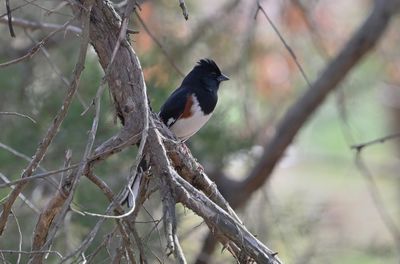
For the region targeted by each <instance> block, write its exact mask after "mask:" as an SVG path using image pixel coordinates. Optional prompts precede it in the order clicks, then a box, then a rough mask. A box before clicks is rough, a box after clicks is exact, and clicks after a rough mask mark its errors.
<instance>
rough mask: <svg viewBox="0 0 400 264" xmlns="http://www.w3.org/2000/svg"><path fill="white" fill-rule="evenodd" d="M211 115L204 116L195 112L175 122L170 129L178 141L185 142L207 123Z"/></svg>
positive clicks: (199, 112)
mask: <svg viewBox="0 0 400 264" xmlns="http://www.w3.org/2000/svg"><path fill="white" fill-rule="evenodd" d="M211 115H212V114H209V115H204V114H203V112H201V111H198V112H195V114H194V115H192V116H191V117H189V118H181V119H179V120H178V121H176V122H175V124H173V125H172V126H171V127H170V129H171V131H172V132H174V134H175V135H176V136H177V137H178V138H179V139H180V140H182V141H186V140H187V139H188V138H190V137H191V136H192V135H193V134H194V133H196V132H197V131H199V129H200V128H201V127H202V126H204V124H205V123H207V121H208V120H209V119H210V117H211Z"/></svg>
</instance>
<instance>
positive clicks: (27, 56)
mask: <svg viewBox="0 0 400 264" xmlns="http://www.w3.org/2000/svg"><path fill="white" fill-rule="evenodd" d="M74 19H75V18H72V19H71V20H69V21H67V22H66V23H65V24H64V25H62V27H60V28H58V29H56V30H54V31H52V32H51V33H50V34H48V35H47V36H46V37H44V38H43V39H42V40H41V41H39V42H38V43H37V44H36V45H34V46H33V47H32V48H31V49H30V50H29V51H28V53H26V54H25V55H23V56H22V57H19V58H16V59H13V60H10V61H7V62H3V63H0V68H3V67H7V66H10V65H13V64H16V63H19V62H21V61H23V60H26V59H30V58H32V57H33V56H34V55H35V54H36V53H37V52H38V50H39V49H40V47H41V46H42V45H44V44H45V43H46V42H47V41H48V40H49V39H50V38H51V37H53V36H54V35H55V34H57V33H58V32H60V31H62V30H63V29H64V28H66V27H67V26H68V25H69V24H70V23H71V22H72V21H73V20H74ZM0 233H1V232H0Z"/></svg>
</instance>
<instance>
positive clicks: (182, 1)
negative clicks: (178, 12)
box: [179, 0, 189, 20]
mask: <svg viewBox="0 0 400 264" xmlns="http://www.w3.org/2000/svg"><path fill="white" fill-rule="evenodd" d="M179 7H180V8H181V9H182V14H183V17H184V18H185V19H186V20H188V19H189V13H188V11H187V7H186V4H185V0H179Z"/></svg>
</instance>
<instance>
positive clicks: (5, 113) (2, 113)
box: [0, 112, 36, 124]
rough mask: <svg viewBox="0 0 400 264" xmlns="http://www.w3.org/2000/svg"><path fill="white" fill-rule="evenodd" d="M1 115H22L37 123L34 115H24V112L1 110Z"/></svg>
mask: <svg viewBox="0 0 400 264" xmlns="http://www.w3.org/2000/svg"><path fill="white" fill-rule="evenodd" d="M0 115H13V116H20V117H24V118H27V119H29V120H30V121H32V123H34V124H36V121H35V119H33V118H32V117H30V116H28V115H24V114H20V113H17V112H0Z"/></svg>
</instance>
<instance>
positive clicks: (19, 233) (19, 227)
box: [11, 210, 23, 264]
mask: <svg viewBox="0 0 400 264" xmlns="http://www.w3.org/2000/svg"><path fill="white" fill-rule="evenodd" d="M11 214H12V216H14V219H15V223H16V224H17V229H18V235H19V243H18V250H19V251H21V250H22V242H23V241H22V231H21V226H20V225H19V221H18V218H17V216H16V215H15V213H14V212H13V211H12V210H11ZM20 261H21V253H19V254H18V258H17V264H19V263H20Z"/></svg>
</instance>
